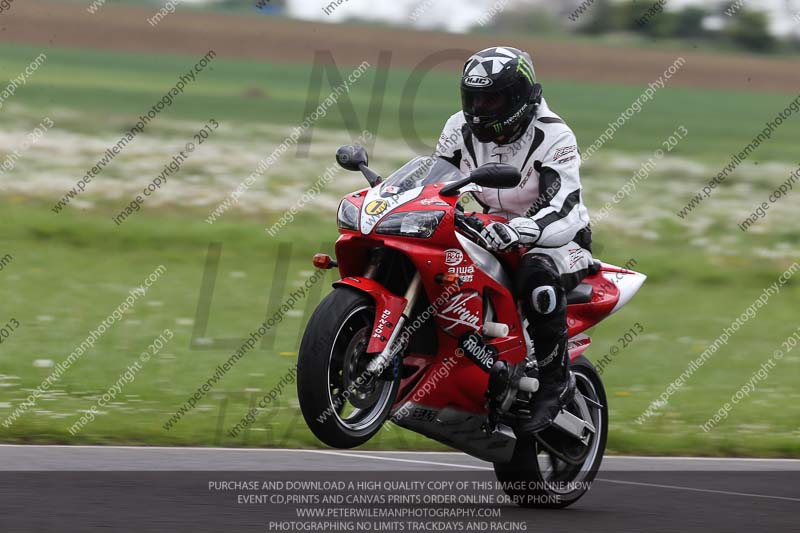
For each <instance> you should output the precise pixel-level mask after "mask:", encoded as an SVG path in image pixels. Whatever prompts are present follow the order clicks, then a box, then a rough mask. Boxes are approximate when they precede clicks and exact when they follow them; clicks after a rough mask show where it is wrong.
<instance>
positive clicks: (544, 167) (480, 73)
mask: <svg viewBox="0 0 800 533" xmlns="http://www.w3.org/2000/svg"><path fill="white" fill-rule="evenodd" d="M461 101H462V111H460V112H458V113H456V114H455V115H453V116H452V117H450V119H449V120H448V121H447V123H446V125H445V127H444V131H443V132H442V135H441V137H440V140H439V144H438V146H437V149H436V155H438V156H439V157H442V158H444V159H446V160H448V161H449V162H451V163H452V164H453V165H455V166H457V167H459V168H460V169H461V170H462V172H464V173H465V174H469V173H471V172H472V171H473V170H474V169H475V168H477V167H479V166H481V165H483V164H485V163H489V162H499V163H507V164H510V165H514V166H516V167H517V168H519V170H520V172H521V174H522V180H521V182H520V184H519V186H518V187H516V188H514V189H486V188H484V189H483V191H482V192H480V193H473V195H474V197H475V199H476V200H477V201H478V203H479V204H480V205H481V206H482V207H483V211H484V213H490V214H494V215H500V216H503V217H505V218H507V219H508V222H507V223H499V222H495V223H492V224H489V225H487V226H486V227H485V228H484V230H483V237H484V238H485V239H486V240H487V242H488V243H489V245H490V246H491V247H492V248H493V249H494V250H497V251H506V250H508V249H509V248H512V247H516V246H522V247H526V248H527V247H530V250H528V251H527V252H526V253H525V255H524V257H523V258H522V261H521V263H520V267H519V270H518V271H517V273H516V280H515V285H516V287H515V288H516V291H517V295H518V297H519V298H520V300H521V303H522V308H523V310H524V312H525V314H526V316H527V318H528V321H529V326H528V334H529V335H530V337H531V339H532V340H533V346H534V352H535V356H536V360H537V362H538V366H539V380H540V389H539V391H538V392H537V393H536V394H535V396H534V398H533V401H532V406H531V407H532V411H531V418H530V420H527V421H524V422H523V423H521V424H520V427H519V428H518V429H519V430H520V431H522V433H523V434H526V435H529V434H532V433H535V432H537V431H540V430H542V429H544V428H545V427H547V426H549V425H550V423H552V421H553V419H554V418H555V417H556V416H557V414H558V412H559V411H560V410H561V408H562V407H563V406H564V404H565V403H566V402H567V401H568V400H569V398H570V397H571V394H572V392H573V391H574V387H575V381H574V377H572V374H571V373H570V372H569V369H568V364H569V361H568V352H567V298H566V294H567V293H568V292H569V291H570V290H572V289H574V288H575V287H576V286H577V285H578V284H579V283H580V281H581V279H583V277H584V276H586V274H587V273H588V271H589V267H590V265H592V263H593V259H592V255H591V240H592V239H591V230H590V228H589V215H588V211H587V209H586V207H585V206H584V205H583V202H582V198H581V182H580V175H579V169H580V164H581V156H580V152H579V150H578V143H577V141H576V138H575V135H574V134H573V132H572V130H571V129H570V128H569V127H568V126H567V125H566V123H565V122H564V121H563V120H562V119H561V118H560V117H559V116H558V115H556V114H555V113H553V112H552V111H551V110H550V108H549V107H548V106H547V103H546V101H545V100H544V98H542V86H541V85H540V84H538V83H537V82H536V75H535V72H534V69H533V61H532V60H531V57H530V55H529V54H528V53H526V52H523V51H520V50H518V49H516V48H512V47H508V46H500V47H493V48H487V49H486V50H482V51H480V52H478V53H476V54H475V55H473V56H472V57H470V58H469V59H468V60H467V62H466V63H465V65H464V70H463V75H462V78H461Z"/></svg>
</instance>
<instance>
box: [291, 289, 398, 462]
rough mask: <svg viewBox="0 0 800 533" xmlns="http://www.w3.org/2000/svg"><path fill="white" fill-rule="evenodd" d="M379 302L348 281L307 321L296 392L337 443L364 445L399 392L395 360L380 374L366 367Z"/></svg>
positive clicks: (319, 428) (322, 436) (322, 435)
mask: <svg viewBox="0 0 800 533" xmlns="http://www.w3.org/2000/svg"><path fill="white" fill-rule="evenodd" d="M374 319H375V305H374V303H373V301H372V299H370V298H369V297H368V296H367V295H365V294H363V293H361V292H358V291H355V290H353V289H350V288H347V287H339V288H336V289H334V290H333V292H331V293H330V294H329V295H328V296H327V297H326V298H325V299H323V300H322V302H320V304H319V306H318V307H317V309H316V310H315V311H314V314H313V315H312V316H311V319H310V320H309V322H308V326H307V327H306V331H305V333H304V335H303V341H302V342H301V344H300V353H299V355H298V361H297V397H298V400H299V401H300V410H301V411H302V413H303V418H305V421H306V424H308V427H309V429H311V432H312V433H314V435H315V436H316V437H317V438H318V439H319V440H321V441H322V442H324V443H325V444H327V445H328V446H332V447H334V448H354V447H356V446H360V445H361V444H364V443H365V442H367V441H368V440H369V439H370V438H372V436H373V435H375V433H377V432H378V431H379V430H380V429H381V426H382V425H383V423H384V422H385V420H386V418H387V417H388V416H389V411H390V410H391V408H392V404H393V403H394V401H395V397H396V396H397V390H398V388H399V386H400V375H399V371H398V368H397V366H396V365H395V366H393V367H392V368H390V369H389V370H387V371H385V372H384V373H383V374H382V375H380V376H374V375H372V374H371V373H369V372H367V371H366V369H367V364H368V363H369V361H370V359H371V358H372V357H374V355H369V356H368V355H367V353H366V348H367V345H368V344H369V340H370V336H371V335H372V326H373V323H374Z"/></svg>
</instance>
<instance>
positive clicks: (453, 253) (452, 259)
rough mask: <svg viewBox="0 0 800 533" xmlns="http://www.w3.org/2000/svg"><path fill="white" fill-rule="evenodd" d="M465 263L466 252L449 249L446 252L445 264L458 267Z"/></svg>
mask: <svg viewBox="0 0 800 533" xmlns="http://www.w3.org/2000/svg"><path fill="white" fill-rule="evenodd" d="M463 262H464V252H462V251H461V250H459V249H458V248H449V249H447V250H445V251H444V264H445V265H447V266H456V265H460V264H461V263H463Z"/></svg>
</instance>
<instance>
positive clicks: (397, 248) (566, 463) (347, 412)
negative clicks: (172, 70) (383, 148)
mask: <svg viewBox="0 0 800 533" xmlns="http://www.w3.org/2000/svg"><path fill="white" fill-rule="evenodd" d="M337 160H338V162H339V164H340V165H341V166H343V167H344V168H345V169H347V170H360V171H361V172H362V173H363V174H364V176H365V177H366V178H367V181H368V182H369V185H370V187H368V188H365V189H363V190H360V191H356V192H354V193H351V194H348V195H347V196H346V197H345V198H344V199H343V200H342V202H341V204H340V206H339V211H338V226H339V233H340V234H341V236H340V237H339V239H338V240H337V242H336V259H337V260H336V261H334V260H333V259H332V258H331V257H330V256H327V255H324V254H317V255H316V256H315V257H314V265H315V266H316V267H318V268H336V267H338V269H339V272H340V274H341V279H340V280H339V281H337V282H336V283H334V290H333V291H332V292H331V293H330V294H329V295H328V296H327V297H326V298H325V299H324V300H323V301H322V302H320V304H319V306H318V307H317V309H316V311H315V312H314V314H313V316H312V317H311V319H310V321H309V324H308V327H307V329H306V331H305V334H304V336H303V341H302V344H301V346H300V353H299V359H298V373H297V390H298V397H299V401H300V407H301V410H302V412H303V417H304V418H305V420H306V423H307V424H308V426H309V428H310V429H311V431H312V432H313V433H314V435H316V436H317V437H318V438H319V439H320V440H321V441H322V442H324V443H325V444H327V445H329V446H333V447H336V448H352V447H355V446H359V445H361V444H363V443H365V442H367V441H368V440H369V439H370V438H371V437H372V436H373V435H375V433H376V432H378V431H379V430H380V428H381V426H382V425H383V424H384V422H386V421H387V420H390V421H392V422H393V423H395V424H397V425H399V426H401V427H404V428H406V429H409V430H411V431H415V432H417V433H420V434H422V435H425V436H426V437H429V438H432V439H435V440H437V441H439V442H442V443H444V444H446V445H448V446H451V447H453V448H455V449H458V450H461V451H463V452H465V453H468V454H470V455H472V456H474V457H478V458H480V459H482V460H485V461H489V462H491V463H493V464H494V469H495V472H496V475H497V478H498V480H499V481H501V482H510V483H504V484H503V490H505V491H506V492H507V493H508V494H509V496H511V497H513V498H514V501H515V502H517V503H518V504H520V505H523V506H529V507H565V506H567V505H569V504H571V503H574V502H575V501H576V500H577V499H578V498H580V497H581V496H582V495H583V494H584V493H585V492H586V490H587V489H588V487H589V486H588V484H589V483H590V482H591V481H592V480H593V479H594V477H595V475H596V473H597V470H598V468H599V466H600V462H601V461H602V458H603V452H604V451H605V444H606V437H607V432H608V409H607V402H606V395H605V391H604V388H603V384H602V382H601V380H600V376H599V375H598V374H597V372H596V371H595V369H594V367H593V366H592V364H591V363H590V362H589V361H588V360H587V359H586V357H585V356H584V352H585V351H586V349H587V348H588V347H589V345H590V343H591V340H590V339H589V337H588V336H586V335H585V334H583V333H582V332H583V331H585V330H586V329H588V328H590V327H592V326H594V325H595V324H597V323H598V322H600V321H601V320H603V319H604V318H606V317H608V316H609V315H611V314H613V313H614V312H616V311H618V310H619V309H620V308H621V307H622V306H623V305H625V304H626V303H627V302H628V301H629V300H630V299H631V297H632V296H633V295H634V294H635V293H636V292H637V291H638V290H639V288H640V287H641V285H642V283H643V282H644V280H645V278H646V277H645V276H644V275H642V274H639V273H637V272H633V271H630V270H625V269H621V268H618V267H615V266H612V265H607V264H602V263H600V262H596V263H595V265H594V267H593V270H592V272H591V273H590V275H588V276H587V277H586V278H585V279H584V280H583V282H582V283H581V284H580V285H579V286H578V287H577V288H576V289H575V290H573V291H572V292H570V293H569V295H568V297H567V298H568V303H569V307H568V324H569V337H570V340H569V353H570V360H571V365H570V369H571V371H572V372H573V373H574V375H575V378H576V383H577V388H576V393H575V395H574V397H573V398H572V399H571V400H570V401H569V403H568V405H567V406H566V407H565V408H564V409H563V410H562V411H561V413H560V414H559V415H558V416H557V418H556V419H555V420H554V422H553V424H552V425H551V426H550V427H548V428H547V429H545V430H543V431H541V432H539V433H537V434H536V435H534V436H532V437H531V436H524V435H519V436H518V435H517V434H516V433H515V427H516V425H517V423H518V421H519V420H521V419H523V418H524V417H526V416H529V415H530V405H531V397H532V395H533V394H534V393H535V392H536V391H537V389H538V386H539V382H538V380H537V379H536V377H535V376H536V368H535V365H536V363H535V361H536V360H535V358H534V357H533V356H532V355H530V354H532V352H533V345H532V342H531V339H530V338H529V337H528V334H527V328H526V325H527V319H526V318H525V317H524V315H523V314H522V313H521V310H520V307H519V306H518V303H517V298H516V296H515V295H514V292H513V288H512V287H513V285H512V281H511V280H512V275H511V273H512V272H514V270H515V268H517V266H518V263H519V261H520V259H521V257H522V253H521V251H520V250H514V251H511V252H508V253H493V252H490V251H487V248H486V247H485V244H486V243H485V242H484V240H483V238H482V237H481V235H480V230H481V228H482V227H483V225H484V224H487V223H489V222H492V221H495V220H502V219H501V218H499V217H496V216H491V215H483V214H474V213H473V214H471V215H467V214H466V213H465V212H464V210H463V207H462V206H461V204H460V203H459V198H460V196H461V195H464V194H467V193H470V192H474V191H480V190H482V189H481V188H482V187H487V188H493V189H499V188H513V187H516V186H518V185H519V182H520V173H519V170H518V169H516V168H514V167H511V166H509V165H503V164H488V165H484V166H482V167H480V168H477V169H476V170H475V171H474V172H472V174H471V175H470V176H464V175H463V174H462V173H461V171H460V170H459V169H458V168H456V167H455V166H453V165H451V164H450V163H448V162H447V161H444V160H442V159H437V158H432V157H417V158H415V159H413V160H411V161H410V162H408V163H406V164H405V165H404V166H403V167H402V168H400V169H399V170H397V171H396V172H394V173H393V174H392V175H391V176H389V177H388V178H386V179H385V180H383V179H382V178H381V177H380V176H378V175H377V174H376V173H375V172H374V171H372V170H371V169H370V168H369V167H368V166H367V153H366V151H365V150H364V149H363V148H360V147H357V146H354V145H348V146H343V147H342V148H340V149H339V151H338V152H337ZM523 251H524V250H523ZM520 481H522V482H523V483H519V482H520Z"/></svg>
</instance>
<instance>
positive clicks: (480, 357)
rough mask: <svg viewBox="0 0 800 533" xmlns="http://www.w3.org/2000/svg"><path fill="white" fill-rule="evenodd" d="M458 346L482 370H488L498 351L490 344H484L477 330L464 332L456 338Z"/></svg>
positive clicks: (495, 360) (495, 359)
mask: <svg viewBox="0 0 800 533" xmlns="http://www.w3.org/2000/svg"><path fill="white" fill-rule="evenodd" d="M458 347H459V348H461V350H463V351H464V355H466V356H467V357H469V359H470V360H471V361H472V362H473V363H475V364H476V365H478V366H479V367H481V369H483V371H484V372H487V373H488V372H489V371H490V370H491V369H492V367H493V366H494V364H495V363H496V362H497V356H498V354H499V352H498V351H497V348H495V347H494V346H492V345H491V344H485V343H484V342H483V339H482V338H481V335H480V334H478V333H477V332H473V333H465V334H464V335H462V336H461V338H460V339H459V340H458Z"/></svg>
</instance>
